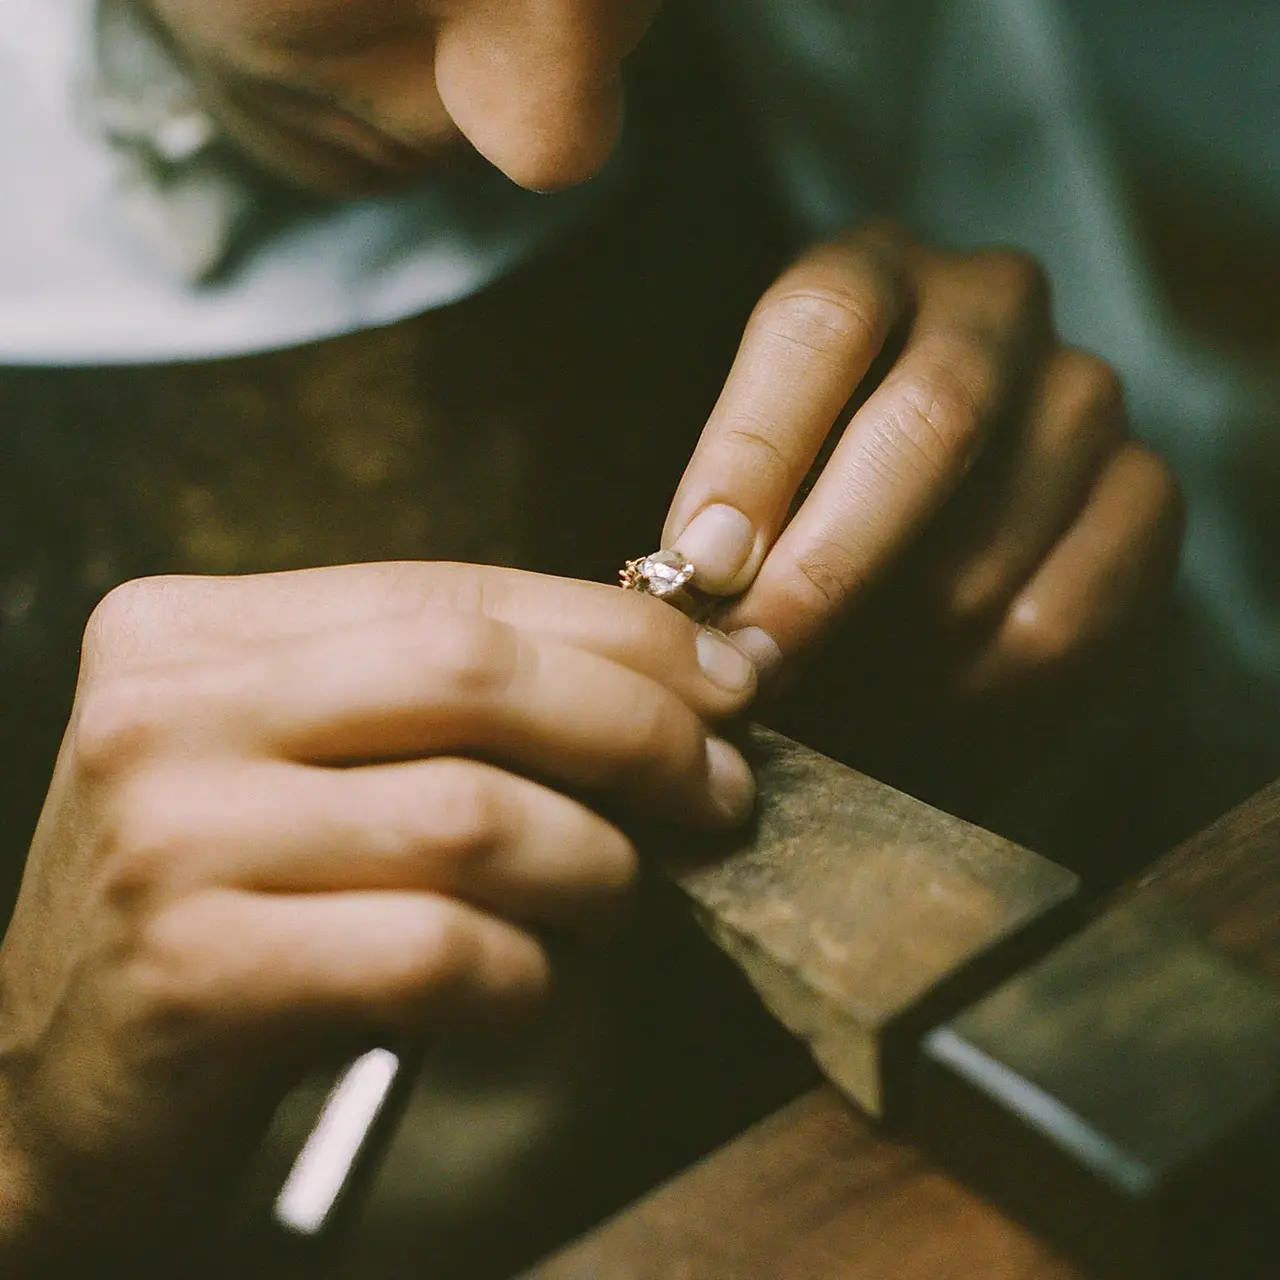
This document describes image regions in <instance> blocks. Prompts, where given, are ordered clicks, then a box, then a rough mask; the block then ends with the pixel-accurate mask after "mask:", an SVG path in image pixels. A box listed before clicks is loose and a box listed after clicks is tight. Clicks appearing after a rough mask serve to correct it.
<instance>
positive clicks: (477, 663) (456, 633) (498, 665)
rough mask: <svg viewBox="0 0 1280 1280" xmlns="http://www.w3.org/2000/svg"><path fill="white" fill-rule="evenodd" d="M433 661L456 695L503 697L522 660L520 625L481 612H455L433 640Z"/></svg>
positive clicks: (470, 698) (478, 699)
mask: <svg viewBox="0 0 1280 1280" xmlns="http://www.w3.org/2000/svg"><path fill="white" fill-rule="evenodd" d="M430 661H431V665H432V669H433V672H434V675H435V678H436V679H437V680H440V681H442V682H443V683H444V685H445V686H446V687H447V688H448V689H449V690H450V691H451V692H452V693H453V694H454V696H456V697H458V698H460V699H462V700H465V701H475V702H487V701H491V700H493V699H495V698H499V697H501V696H502V695H503V694H504V693H506V691H507V690H508V689H509V688H510V685H511V682H512V680H513V679H514V677H515V674H516V671H517V670H518V667H519V662H520V639H519V635H518V633H517V632H516V629H515V628H514V627H512V626H510V625H509V624H507V623H505V622H498V621H496V620H494V619H492V618H486V617H483V616H481V615H479V614H462V613H458V614H452V615H451V616H450V617H449V618H448V620H447V622H444V623H443V625H440V626H438V627H437V628H436V629H435V630H434V632H433V634H432V640H431V653H430Z"/></svg>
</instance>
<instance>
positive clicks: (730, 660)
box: [694, 627, 756, 693]
mask: <svg viewBox="0 0 1280 1280" xmlns="http://www.w3.org/2000/svg"><path fill="white" fill-rule="evenodd" d="M694 643H695V644H696V645H697V649H698V665H699V666H700V667H701V668H702V671H703V674H704V675H705V676H706V677H707V679H708V680H710V681H711V682H712V683H713V684H718V685H719V686H720V687H721V688H722V689H727V690H728V691H729V692H730V693H740V692H741V691H742V690H743V689H745V688H747V686H748V685H751V684H753V683H754V682H755V678H756V669H755V665H754V664H753V662H752V661H751V659H750V658H749V657H747V655H746V654H745V653H743V652H742V650H741V649H739V648H738V647H737V646H736V645H733V644H731V643H730V642H729V640H728V639H727V638H726V637H725V636H722V635H721V634H720V632H718V631H712V630H711V629H710V628H709V627H700V628H699V630H698V638H697V640H696V641H695V642H694Z"/></svg>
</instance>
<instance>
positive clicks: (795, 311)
mask: <svg viewBox="0 0 1280 1280" xmlns="http://www.w3.org/2000/svg"><path fill="white" fill-rule="evenodd" d="M910 301H911V298H910V282H909V277H908V273H907V271H906V264H905V260H904V247H903V243H902V239H901V237H900V236H898V235H897V234H896V233H895V232H893V231H892V230H890V229H888V228H886V227H882V226H879V225H877V226H874V227H872V228H869V229H866V230H863V231H861V232H860V233H859V234H858V235H856V236H854V237H851V238H849V239H845V240H838V241H832V242H830V243H828V244H825V245H822V246H821V247H820V248H818V249H816V250H815V251H814V252H812V253H810V254H808V255H806V256H805V257H804V258H802V259H801V260H800V261H799V262H798V263H797V264H796V265H795V266H793V267H792V268H791V269H790V270H788V271H787V272H785V273H784V274H783V275H782V276H781V277H780V278H779V280H778V281H777V283H775V284H774V285H773V286H772V287H771V288H770V289H769V291H768V292H767V293H766V294H765V295H764V297H763V298H762V299H761V300H760V302H759V303H758V304H757V306H756V308H755V311H754V312H753V313H752V315H751V319H750V320H749V321H748V323H747V328H746V332H745V334H744V336H743V340H742V345H741V347H740V348H739V350H738V354H737V357H736V358H735V360H734V362H733V367H732V369H731V370H730V372H729V377H728V379H727V381H726V382H725V386H724V390H723V392H722V393H721V395H720V399H719V401H718V402H717V403H716V406H715V408H714V409H713V410H712V413H711V416H710V418H709V419H708V421H707V425H706V427H705V428H704V430H703V433H702V437H701V439H700V440H699V442H698V446H697V448H696V449H695V451H694V454H693V458H692V459H691V460H690V462H689V465H688V467H687V469H686V470H685V473H684V477H683V479H682V480H681V482H680V487H679V489H678V490H677V491H676V496H675V499H674V501H673V502H672V505H671V510H670V513H669V514H668V516H667V522H666V526H665V529H664V531H663V539H662V544H663V546H666V547H673V548H674V549H675V550H677V551H679V552H681V553H682V554H684V555H685V556H687V557H688V558H689V560H691V561H692V562H693V564H695V565H696V566H697V570H698V576H697V579H696V581H697V585H698V586H699V587H701V588H702V589H703V590H705V591H709V592H711V593H712V594H715V595H734V594H737V593H738V592H740V591H742V590H743V589H744V588H745V587H747V586H748V585H749V584H750V582H751V580H752V579H753V578H754V577H755V574H756V573H757V571H758V570H759V568H760V565H761V563H762V562H763V561H764V558H765V555H766V554H767V552H768V550H769V547H770V546H771V545H772V543H773V540H774V539H775V538H776V537H777V535H778V530H779V529H781V527H782V525H783V523H784V521H785V520H786V517H787V512H788V510H789V508H790V506H791V502H792V499H793V498H794V497H795V494H796V492H797V490H798V489H799V488H800V485H801V482H802V481H803V480H804V477H805V475H806V473H807V472H808V470H809V467H810V466H811V465H812V463H813V461H814V459H815V458H816V457H817V456H818V453H819V451H820V450H821V448H822V445H823V442H824V441H825V439H826V438H827V436H828V434H829V433H830V432H831V430H832V428H833V427H834V426H835V424H836V421H837V419H838V418H839V416H840V413H841V410H842V409H843V408H844V407H845V405H846V404H847V403H848V401H849V399H850V397H851V396H852V395H853V393H854V391H855V390H856V389H857V387H858V384H859V383H860V382H861V381H862V379H863V378H864V377H865V375H866V373H867V370H868V369H869V368H870V367H871V364H872V362H873V361H874V360H875V358H876V357H877V356H878V355H879V353H880V350H881V348H882V347H883V346H884V343H885V341H886V339H887V338H888V335H889V333H890V332H891V330H892V329H893V327H894V325H895V324H896V323H897V321H898V319H899V318H900V317H901V316H902V315H903V313H904V312H905V311H906V310H907V308H908V306H909V304H910Z"/></svg>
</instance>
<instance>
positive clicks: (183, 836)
mask: <svg viewBox="0 0 1280 1280" xmlns="http://www.w3.org/2000/svg"><path fill="white" fill-rule="evenodd" d="M181 808H182V807H181V806H180V805H179V804H176V803H175V800H174V796H173V794H172V790H171V787H170V786H169V785H168V784H165V785H159V784H157V783H156V782H154V781H141V780H139V781H135V782H134V783H133V784H131V785H130V786H129V787H127V788H126V789H125V790H124V792H123V793H122V794H120V795H118V796H117V797H116V798H115V801H114V803H113V804H112V806H111V811H110V815H109V818H108V821H107V825H106V828H105V831H104V833H103V836H102V838H101V845H102V852H103V860H102V868H101V873H100V874H101V882H102V886H103V890H104V896H105V897H106V900H107V901H108V902H109V903H111V904H112V905H114V906H115V907H117V908H119V909H121V910H123V911H125V912H131V911H133V910H135V909H136V908H137V907H138V906H139V905H141V904H144V903H146V902H149V901H151V900H152V899H153V898H154V897H155V896H156V894H157V893H158V892H159V891H160V890H161V889H162V888H163V887H164V886H165V884H166V883H167V882H168V881H169V880H170V879H171V878H172V876H173V872H174V869H175V868H176V867H177V865H178V864H179V863H180V862H181V861H182V859H183V857H184V856H185V855H187V854H189V853H190V850H191V843H192V838H193V828H192V824H190V823H188V822H187V821H186V820H185V817H184V815H183V813H182V811H181Z"/></svg>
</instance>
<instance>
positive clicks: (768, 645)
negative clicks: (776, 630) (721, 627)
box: [729, 627, 782, 680]
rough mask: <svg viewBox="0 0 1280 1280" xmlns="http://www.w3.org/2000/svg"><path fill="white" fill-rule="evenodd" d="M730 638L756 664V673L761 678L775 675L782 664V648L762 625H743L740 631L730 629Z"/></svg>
mask: <svg viewBox="0 0 1280 1280" xmlns="http://www.w3.org/2000/svg"><path fill="white" fill-rule="evenodd" d="M729 639H730V640H732V641H733V643H734V645H735V646H736V647H737V648H738V649H739V650H740V651H741V652H742V653H745V654H746V655H747V657H748V658H750V659H751V661H752V662H753V663H754V664H755V668H756V675H757V676H759V678H760V679H761V680H765V679H767V678H768V677H769V676H771V675H773V673H774V672H775V671H776V670H777V669H778V668H779V667H780V666H781V665H782V650H781V649H779V648H778V645H777V642H776V641H775V640H774V638H773V637H772V636H771V635H770V634H769V633H768V632H767V631H764V630H762V629H761V628H760V627H743V628H741V629H740V630H738V631H730V632H729Z"/></svg>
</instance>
